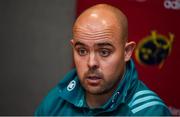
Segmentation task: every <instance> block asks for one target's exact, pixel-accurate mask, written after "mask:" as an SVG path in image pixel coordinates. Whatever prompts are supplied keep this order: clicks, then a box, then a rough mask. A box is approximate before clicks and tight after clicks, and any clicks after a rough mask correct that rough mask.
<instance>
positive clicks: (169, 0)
mask: <svg viewBox="0 0 180 117" xmlns="http://www.w3.org/2000/svg"><path fill="white" fill-rule="evenodd" d="M164 7H165V8H166V9H172V10H180V0H164Z"/></svg>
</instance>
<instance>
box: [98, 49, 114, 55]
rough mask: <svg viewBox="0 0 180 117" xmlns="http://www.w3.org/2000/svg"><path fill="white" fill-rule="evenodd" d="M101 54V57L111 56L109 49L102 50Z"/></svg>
mask: <svg viewBox="0 0 180 117" xmlns="http://www.w3.org/2000/svg"><path fill="white" fill-rule="evenodd" d="M99 54H100V56H102V57H107V56H109V55H110V54H111V51H110V50H108V49H101V50H100V51H99Z"/></svg>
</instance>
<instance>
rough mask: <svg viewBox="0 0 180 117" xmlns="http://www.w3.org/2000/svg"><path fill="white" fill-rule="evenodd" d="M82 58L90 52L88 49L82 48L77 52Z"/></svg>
mask: <svg viewBox="0 0 180 117" xmlns="http://www.w3.org/2000/svg"><path fill="white" fill-rule="evenodd" d="M77 51H78V54H79V55H80V56H85V55H86V54H87V53H88V52H87V50H86V49H83V48H80V49H78V50H77Z"/></svg>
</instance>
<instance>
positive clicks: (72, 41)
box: [70, 39, 74, 47]
mask: <svg viewBox="0 0 180 117" xmlns="http://www.w3.org/2000/svg"><path fill="white" fill-rule="evenodd" d="M70 43H71V46H72V47H74V40H73V39H71V40H70Z"/></svg>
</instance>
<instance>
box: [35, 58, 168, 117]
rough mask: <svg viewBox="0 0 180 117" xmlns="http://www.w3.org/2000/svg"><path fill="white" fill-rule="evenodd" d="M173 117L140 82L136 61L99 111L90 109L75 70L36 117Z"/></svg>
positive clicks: (52, 91) (130, 62)
mask: <svg viewBox="0 0 180 117" xmlns="http://www.w3.org/2000/svg"><path fill="white" fill-rule="evenodd" d="M96 115H97V116H139V115H140V116H169V115H171V113H170V112H169V110H168V108H167V106H166V105H165V104H164V102H163V101H162V100H161V99H160V98H159V96H158V95H157V94H156V93H154V92H153V91H151V90H150V89H148V88H147V86H145V85H144V84H143V83H142V82H141V81H140V80H138V75H137V72H136V69H135V66H134V63H133V61H132V60H130V61H129V62H127V65H126V72H125V74H124V76H123V78H122V80H121V81H120V83H119V85H118V87H117V89H116V90H115V91H114V93H113V95H112V96H111V98H110V99H109V100H108V101H107V102H106V103H105V104H104V105H102V106H100V107H98V108H93V109H92V108H89V107H88V105H87V103H86V99H85V91H84V89H83V87H82V86H81V84H80V82H79V79H78V76H77V72H76V69H72V70H71V71H70V72H69V73H67V75H66V76H65V77H64V79H63V80H61V81H60V83H58V84H57V86H55V87H54V88H53V89H52V90H51V91H50V92H49V93H48V95H47V96H46V97H45V98H44V100H43V101H42V102H41V104H40V105H39V107H38V108H37V110H36V111H35V116H96Z"/></svg>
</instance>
